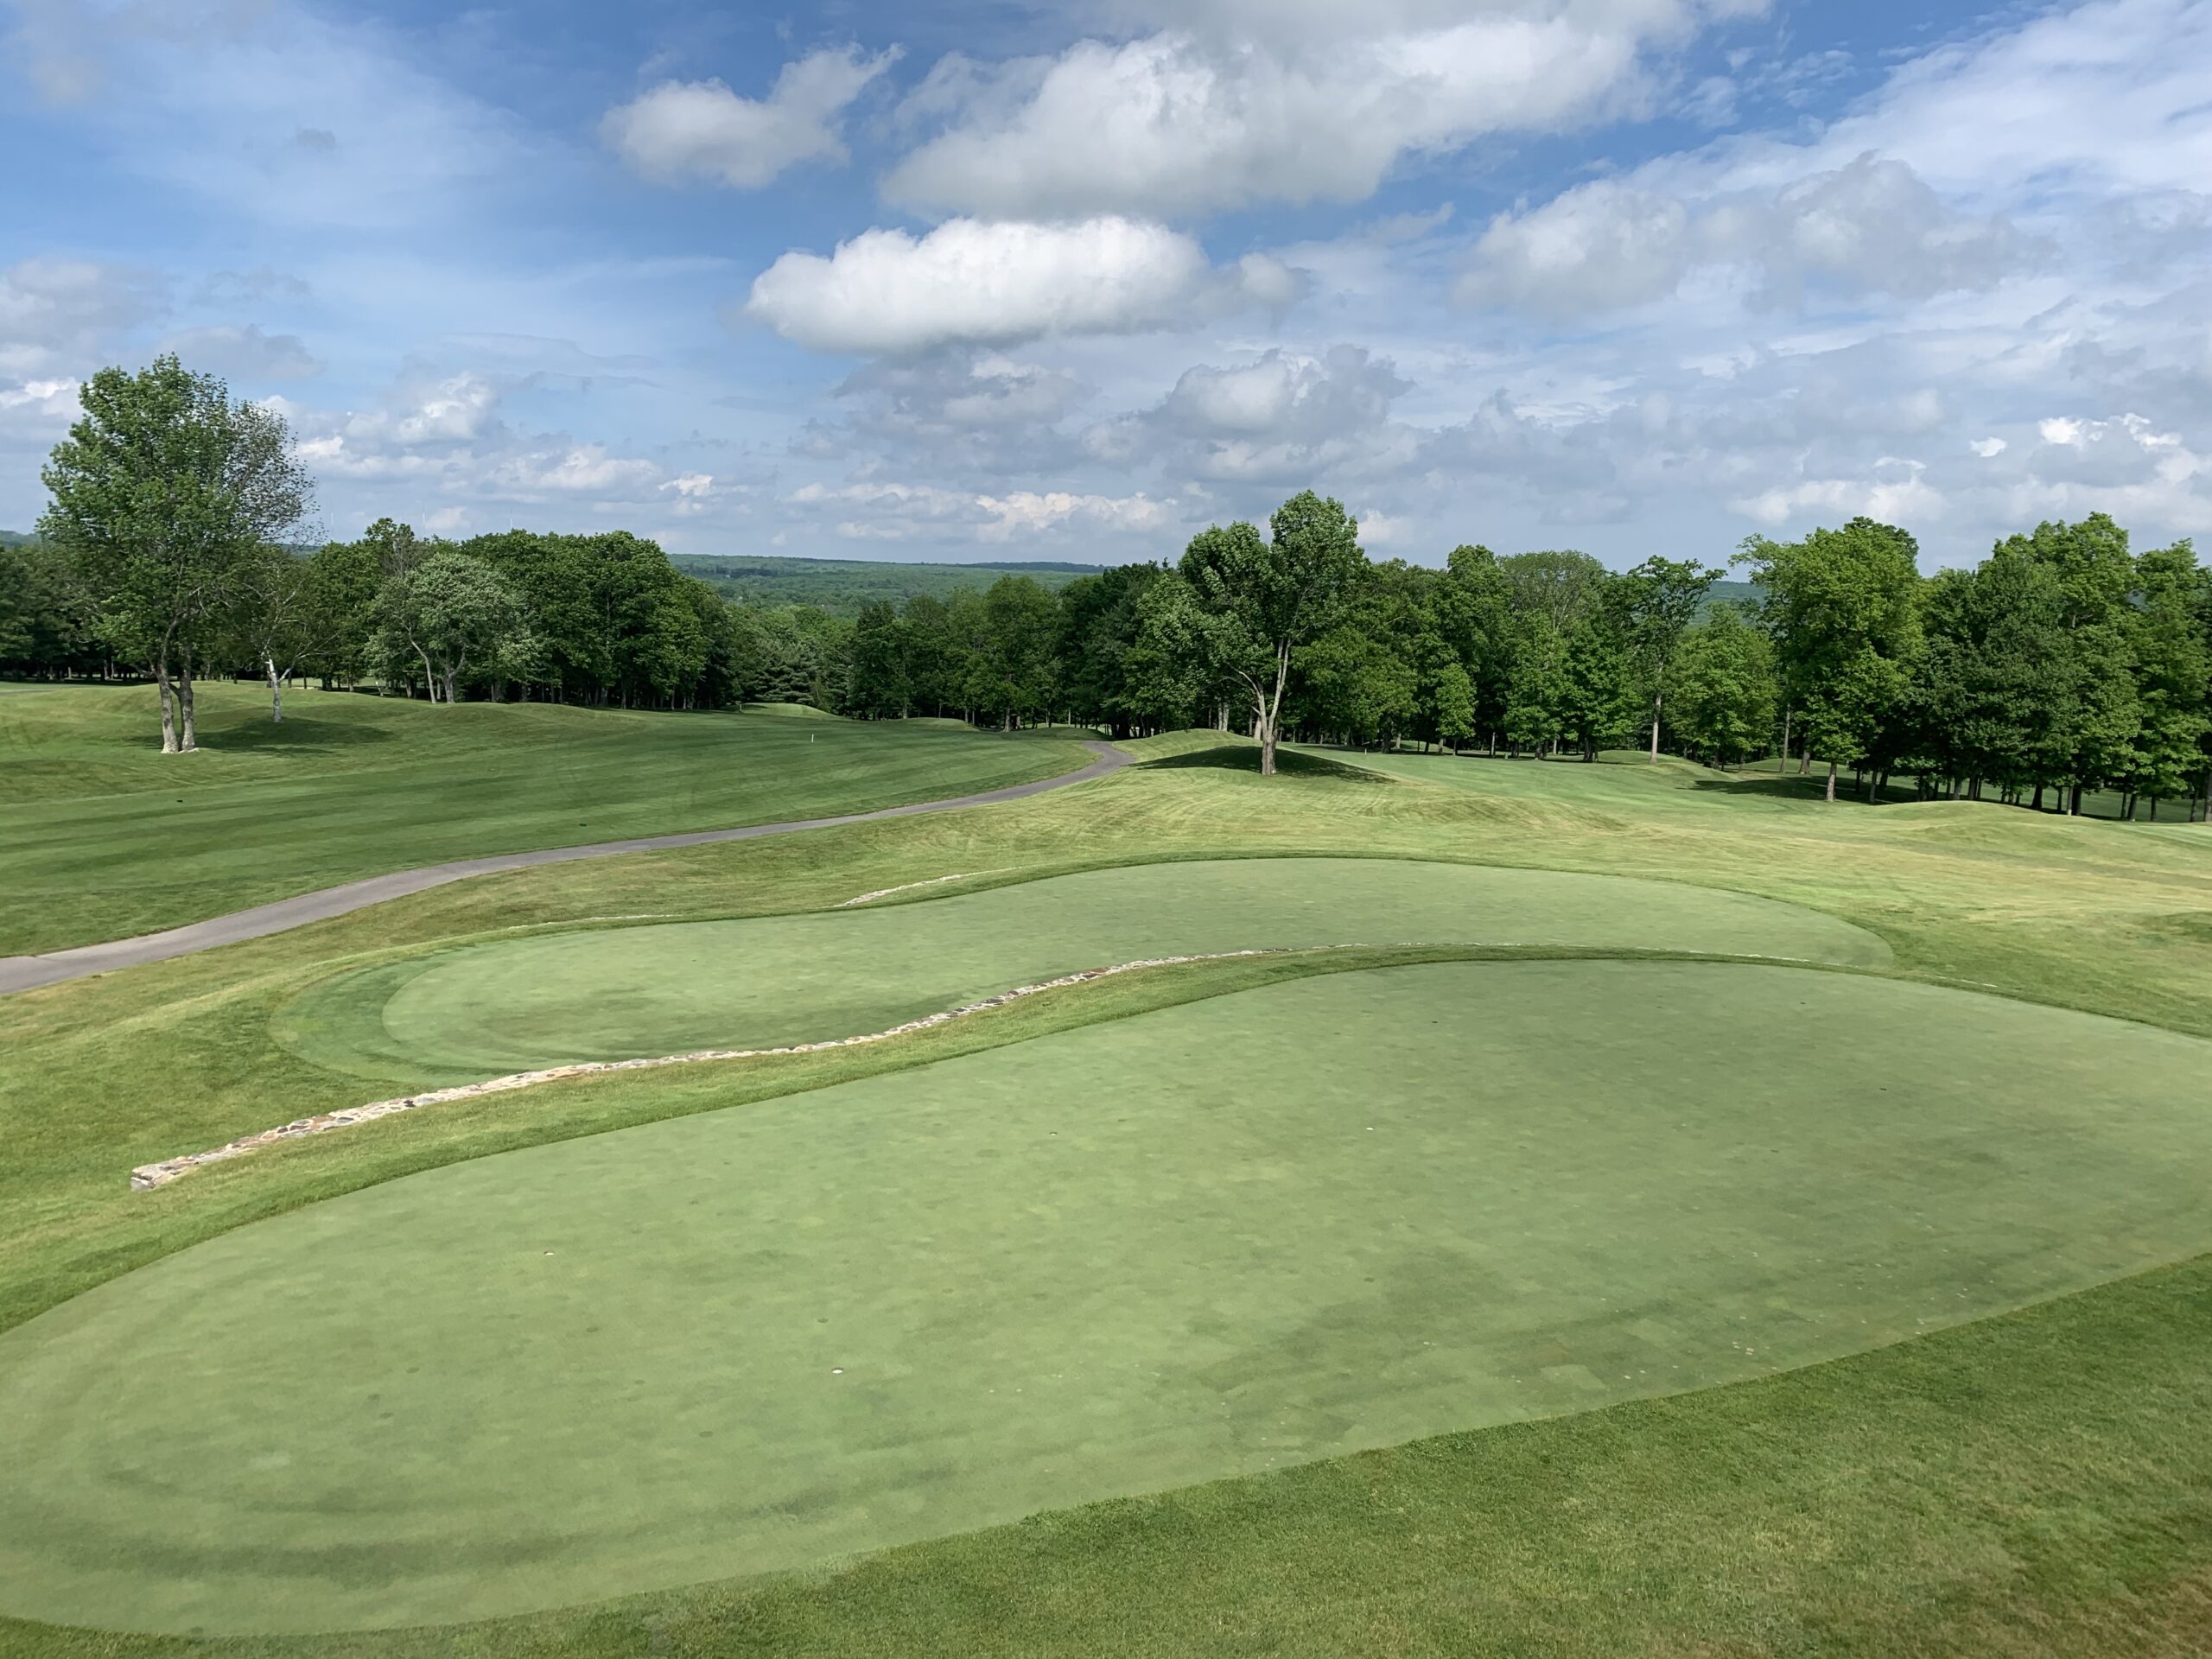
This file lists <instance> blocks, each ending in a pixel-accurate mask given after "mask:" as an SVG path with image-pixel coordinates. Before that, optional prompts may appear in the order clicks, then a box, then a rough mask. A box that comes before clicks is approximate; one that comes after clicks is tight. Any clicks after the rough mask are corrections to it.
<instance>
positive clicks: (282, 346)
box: [162, 323, 322, 380]
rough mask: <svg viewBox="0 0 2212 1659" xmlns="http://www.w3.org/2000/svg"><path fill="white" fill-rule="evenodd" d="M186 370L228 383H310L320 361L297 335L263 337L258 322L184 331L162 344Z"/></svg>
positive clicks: (318, 369)
mask: <svg viewBox="0 0 2212 1659" xmlns="http://www.w3.org/2000/svg"><path fill="white" fill-rule="evenodd" d="M162 350H163V351H165V352H175V353H176V354H177V356H178V357H179V358H180V359H181V360H182V361H183V363H184V365H185V366H186V367H187V368H189V369H195V370H200V371H204V372H207V373H210V374H219V375H221V376H222V377H223V378H226V379H230V380H311V379H313V378H315V376H316V375H318V374H321V372H322V359H320V358H318V357H316V356H315V353H312V352H310V351H308V348H307V346H306V343H305V342H304V341H302V340H301V339H300V337H299V336H298V335H297V334H264V333H263V332H262V331H261V325H260V324H258V323H247V324H245V325H243V326H240V325H238V324H236V323H225V324H219V325H216V326H213V327H204V328H187V329H185V330H184V331H183V332H182V333H181V334H172V335H170V336H169V337H168V339H167V340H163V341H162Z"/></svg>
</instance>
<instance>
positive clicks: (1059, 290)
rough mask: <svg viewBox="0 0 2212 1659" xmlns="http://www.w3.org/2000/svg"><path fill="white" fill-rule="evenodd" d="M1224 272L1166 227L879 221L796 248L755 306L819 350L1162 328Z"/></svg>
mask: <svg viewBox="0 0 2212 1659" xmlns="http://www.w3.org/2000/svg"><path fill="white" fill-rule="evenodd" d="M1215 281H1216V278H1215V275H1214V273H1213V271H1212V270H1211V267H1210V266H1209V265H1208V264H1207V263H1206V257H1205V251H1203V250H1202V249H1200V247H1199V246H1198V243H1197V242H1196V241H1194V240H1192V238H1190V237H1187V236H1185V235H1183V234H1181V233H1180V232H1175V231H1171V230H1169V229H1168V228H1167V227H1166V226H1163V225H1157V224H1151V223H1147V222H1144V221H1141V220H1137V219H1122V218H1119V217H1116V216H1112V215H1108V216H1105V217H1103V218H1098V219H1085V220H1083V221H1081V222H1079V223H1077V224H1072V225H1031V224H1020V223H1008V222H1003V221H1001V222H991V221H985V220H982V219H950V220H948V221H947V222H946V223H944V224H943V225H940V226H938V227H937V228H936V229H935V230H933V231H931V232H929V233H928V234H927V235H925V236H922V237H914V236H911V235H909V234H908V233H907V232H904V231H892V230H874V231H867V232H862V233H861V235H859V236H856V237H855V238H853V239H852V240H851V241H849V242H844V243H840V244H839V245H838V247H837V251H836V252H835V253H834V254H831V255H830V256H829V257H827V258H824V257H822V256H821V255H819V254H813V253H787V254H785V255H784V257H782V258H780V259H779V260H777V261H776V263H775V264H772V265H771V266H770V267H769V268H768V269H767V270H765V271H763V272H762V273H761V274H760V277H758V278H757V279H756V280H755V281H754V283H753V292H752V296H751V297H750V299H748V300H747V302H746V306H745V310H746V313H747V315H749V316H752V317H753V318H755V319H757V320H758V321H762V322H765V323H766V324H767V325H768V326H769V327H772V328H773V329H774V330H775V331H776V332H777V333H778V334H782V335H783V336H784V337H785V339H787V340H796V341H797V342H798V343H799V344H800V345H802V346H811V347H813V348H814V349H816V350H817V351H825V352H845V353H913V352H920V351H925V350H928V349H930V348H931V347H932V346H944V345H948V344H956V343H957V344H967V345H1007V344H1011V343H1013V342H1014V341H1017V340H1031V339H1034V338H1036V337H1038V336H1039V335H1042V334H1100V333H1116V332H1121V331H1125V330H1129V329H1139V328H1150V327H1159V326H1160V325H1161V324H1164V323H1166V322H1169V321H1174V320H1176V319H1178V318H1179V317H1183V316H1185V315H1188V314H1189V312H1190V310H1191V308H1192V306H1193V305H1194V304H1195V303H1197V302H1199V301H1200V300H1201V299H1203V298H1204V297H1205V296H1206V295H1207V293H1208V290H1209V289H1211V288H1212V287H1213V286H1214V284H1215Z"/></svg>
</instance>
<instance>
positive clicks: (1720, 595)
mask: <svg viewBox="0 0 2212 1659" xmlns="http://www.w3.org/2000/svg"><path fill="white" fill-rule="evenodd" d="M1758 602H1759V590H1758V588H1755V587H1753V586H1752V585H1751V583H1750V582H1714V583H1713V586H1712V587H1711V588H1707V590H1706V594H1705V608H1706V609H1707V610H1711V609H1712V608H1713V607H1714V606H1715V605H1749V606H1751V607H1754V608H1756V607H1758Z"/></svg>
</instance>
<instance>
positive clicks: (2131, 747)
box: [2000, 512, 2143, 813]
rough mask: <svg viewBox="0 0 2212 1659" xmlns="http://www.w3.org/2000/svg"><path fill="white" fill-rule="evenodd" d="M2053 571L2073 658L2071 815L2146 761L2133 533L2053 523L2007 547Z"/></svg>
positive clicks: (2107, 522) (2094, 516)
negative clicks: (2141, 747) (2142, 756)
mask: <svg viewBox="0 0 2212 1659" xmlns="http://www.w3.org/2000/svg"><path fill="white" fill-rule="evenodd" d="M2000 546H2001V548H2002V550H2005V551H2006V552H2008V553H2011V554H2012V555H2014V556H2018V557H2024V558H2029V559H2032V560H2035V561H2036V562H2037V563H2041V564H2043V565H2044V566H2046V567H2048V568H2049V569H2050V571H2051V573H2052V574H2053V575H2054V576H2055V577H2056V582H2057V588H2058V610H2059V626H2060V627H2061V629H2062V630H2063V633H2064V636H2065V640H2066V652H2067V696H2066V702H2067V712H2068V716H2069V718H2068V720H2067V722H2066V724H2065V727H2064V728H2063V737H2062V738H2061V740H2060V741H2061V745H2062V747H2063V750H2064V753H2065V761H2064V766H2063V772H2062V773H2061V778H2062V779H2063V783H2064V784H2065V785H2066V810H2067V811H2068V812H2069V813H2078V812H2079V811H2080V810H2082V791H2083V790H2085V789H2093V788H2095V787H2097V786H2098V785H2101V784H2106V783H2111V782H2115V781H2118V780H2120V779H2125V778H2126V777H2127V776H2128V775H2129V774H2130V773H2131V772H2133V771H2134V770H2135V769H2136V766H2137V764H2138V762H2139V755H2138V753H2137V751H2136V747H2135V740H2136V737H2137V735H2138V734H2139V732H2140V731H2141V729H2142V719H2143V715H2142V709H2141V706H2140V704H2139V702H2138V701H2137V697H2136V692H2135V653H2134V650H2133V645H2134V641H2133V638H2132V634H2133V628H2132V626H2131V617H2130V601H2131V600H2132V598H2133V590H2134V586H2135V565H2134V561H2133V560H2132V559H2130V558H2129V557H2128V555H2127V532H2126V531H2124V530H2122V529H2121V528H2120V526H2119V525H2118V524H2114V523H2113V521H2112V520H2111V519H2110V518H2107V516H2106V515H2105V514H2103V513H2101V512H2093V513H2091V514H2090V515H2089V516H2088V518H2084V519H2082V521H2081V523H2079V524H2060V523H2055V522H2053V523H2045V524H2037V526H2036V527H2035V530H2034V531H2033V532H2032V533H2031V534H2029V535H2026V536H2013V537H2007V538H2006V539H2005V542H2004V543H2001V544H2000Z"/></svg>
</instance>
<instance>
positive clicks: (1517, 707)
mask: <svg viewBox="0 0 2212 1659" xmlns="http://www.w3.org/2000/svg"><path fill="white" fill-rule="evenodd" d="M1566 708H1567V641H1566V640H1565V639H1561V638H1560V632H1559V630H1558V629H1557V628H1556V627H1554V626H1552V620H1551V617H1550V615H1549V614H1548V613H1546V612H1543V611H1538V612H1535V613H1534V614H1532V615H1530V616H1529V617H1528V618H1527V619H1526V620H1525V622H1524V624H1523V626H1522V632H1521V639H1520V644H1519V649H1518V650H1516V652H1514V656H1513V677H1512V680H1511V682H1510V686H1509V689H1508V691H1507V696H1506V702H1505V740H1506V741H1507V742H1509V743H1510V744H1511V745H1512V746H1513V748H1514V750H1515V752H1516V753H1518V752H1519V751H1520V750H1522V749H1523V748H1528V749H1533V750H1535V751H1536V752H1538V753H1541V752H1542V750H1543V747H1544V746H1545V745H1546V744H1547V743H1549V742H1552V741H1554V740H1555V739H1557V738H1559V737H1560V736H1561V735H1563V734H1564V733H1565V731H1566V728H1567V720H1566Z"/></svg>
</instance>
